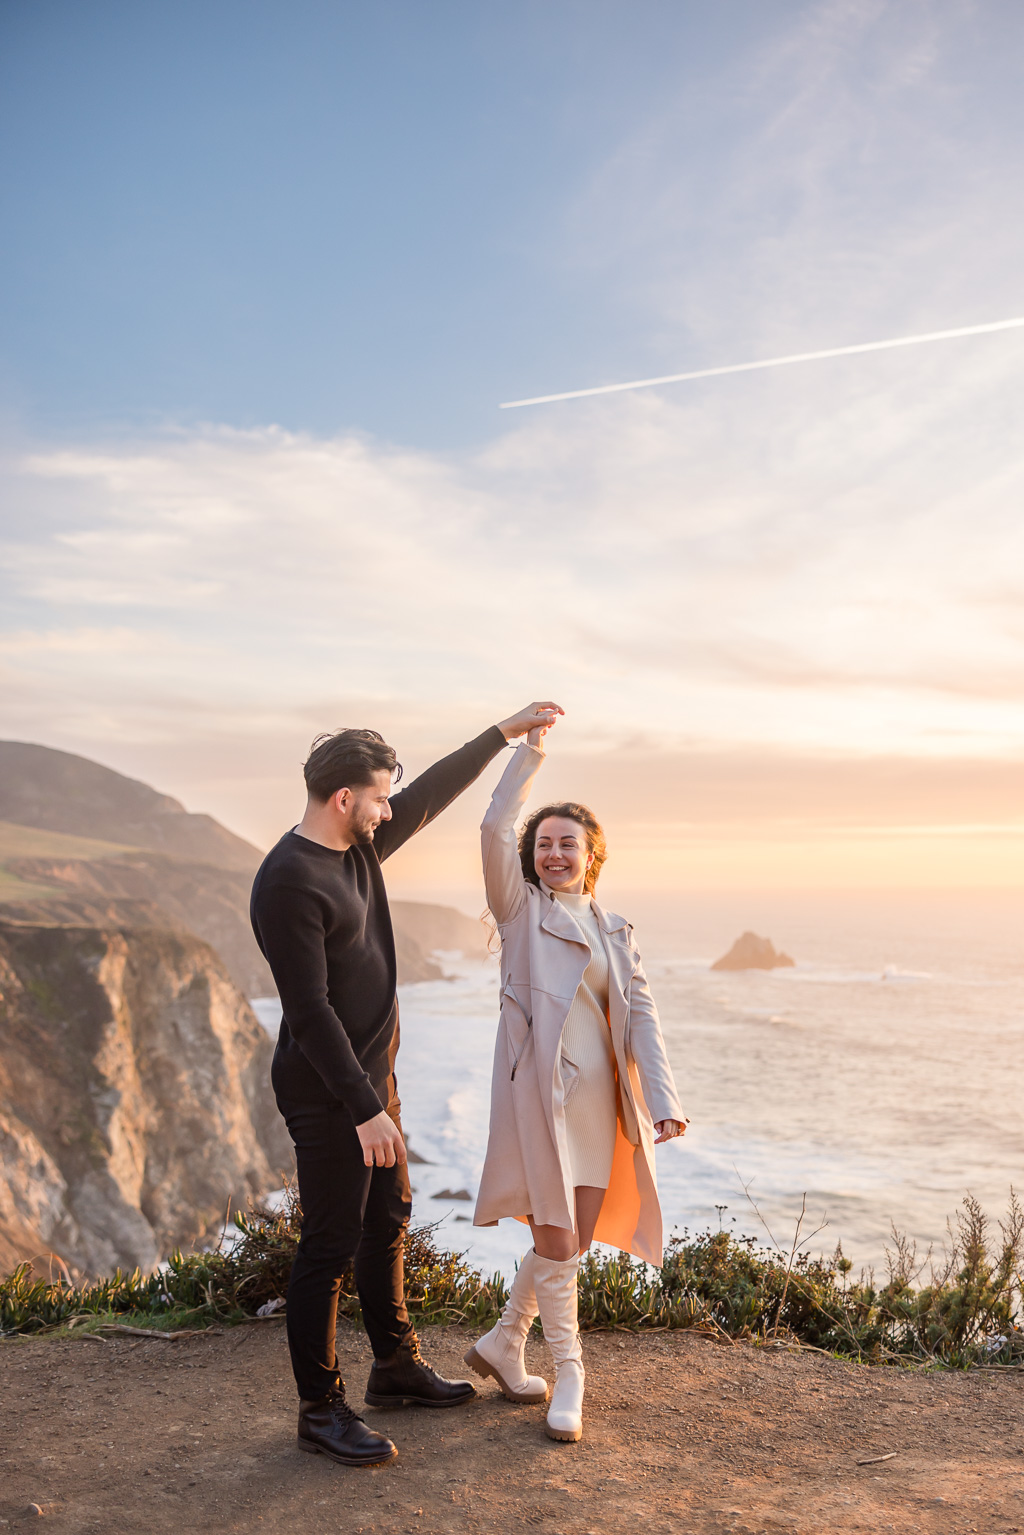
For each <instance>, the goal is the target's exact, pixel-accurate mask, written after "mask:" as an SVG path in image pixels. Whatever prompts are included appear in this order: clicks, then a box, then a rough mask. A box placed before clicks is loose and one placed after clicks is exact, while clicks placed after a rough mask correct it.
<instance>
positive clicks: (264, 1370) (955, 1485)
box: [0, 1323, 1024, 1535]
mask: <svg viewBox="0 0 1024 1535" xmlns="http://www.w3.org/2000/svg"><path fill="white" fill-rule="evenodd" d="M468 1341H469V1337H468V1335H464V1334H463V1333H462V1332H460V1330H459V1329H457V1328H447V1329H444V1328H441V1329H427V1330H426V1331H425V1332H424V1334H423V1347H424V1352H425V1354H426V1355H427V1357H428V1358H432V1359H433V1361H434V1362H435V1363H437V1364H438V1365H439V1366H440V1367H442V1368H444V1369H445V1370H447V1371H448V1373H457V1374H462V1373H464V1371H463V1369H462V1366H461V1356H462V1353H463V1351H464V1349H465V1348H466V1347H467V1346H468ZM584 1350H585V1358H586V1365H587V1371H588V1395H587V1418H586V1422H585V1430H584V1432H585V1437H584V1439H583V1442H582V1443H581V1444H579V1445H561V1444H554V1443H552V1442H551V1441H550V1440H548V1439H546V1438H545V1437H544V1434H543V1432H542V1429H541V1416H540V1410H539V1409H538V1408H532V1407H514V1406H512V1405H511V1404H510V1403H507V1402H505V1401H504V1400H503V1399H502V1398H501V1397H499V1396H498V1395H497V1394H496V1393H495V1392H493V1391H492V1389H491V1387H490V1385H489V1384H487V1385H482V1386H481V1394H480V1396H479V1398H478V1399H477V1400H476V1401H475V1402H473V1403H471V1404H470V1405H469V1406H468V1407H466V1408H463V1409H459V1410H455V1411H451V1412H428V1411H424V1410H422V1409H406V1410H405V1411H404V1412H384V1411H381V1412H374V1411H371V1410H369V1409H368V1410H367V1419H368V1421H369V1422H372V1423H373V1424H375V1425H380V1426H383V1427H384V1428H385V1429H386V1430H387V1432H388V1433H389V1434H391V1436H392V1437H393V1438H394V1439H395V1441H396V1443H397V1444H398V1446H399V1451H400V1454H399V1458H398V1460H397V1461H395V1462H393V1463H392V1464H391V1465H389V1466H385V1467H381V1468H379V1469H376V1470H372V1471H369V1470H367V1471H349V1470H346V1469H344V1468H342V1467H340V1466H336V1465H334V1464H332V1463H331V1462H329V1461H327V1460H325V1459H324V1458H323V1457H321V1456H316V1457H314V1456H308V1455H302V1454H300V1453H299V1452H298V1451H297V1450H296V1449H295V1447H294V1442H293V1435H294V1428H293V1423H294V1418H293V1411H294V1404H293V1398H292V1386H291V1378H290V1374H289V1370H288V1359H287V1350H286V1346H285V1339H284V1334H283V1328H282V1327H281V1326H280V1324H277V1323H274V1324H268V1325H267V1326H266V1327H240V1328H236V1329H233V1330H229V1331H227V1332H225V1333H223V1334H221V1335H220V1336H215V1337H205V1338H195V1339H190V1340H185V1341H182V1342H179V1343H150V1342H145V1341H144V1342H131V1341H129V1340H127V1339H118V1340H116V1341H114V1342H110V1343H100V1342H90V1341H88V1340H86V1339H74V1338H71V1339H66V1340H45V1339H36V1340H11V1341H7V1342H4V1343H0V1526H8V1527H12V1528H19V1529H20V1528H26V1527H28V1526H30V1525H32V1526H35V1527H39V1525H40V1517H39V1515H38V1514H37V1513H35V1512H32V1511H30V1509H29V1505H30V1504H37V1505H39V1506H40V1507H41V1508H42V1510H43V1518H44V1519H45V1520H46V1525H47V1527H48V1528H52V1530H53V1531H54V1535H57V1532H67V1535H77V1532H79V1531H100V1532H102V1535H122V1532H124V1535H127V1532H129V1531H131V1532H132V1535H138V1532H142V1535H151V1532H161V1531H172V1530H173V1531H175V1532H181V1531H183V1530H185V1531H196V1532H202V1535H207V1532H209V1535H220V1532H227V1531H247V1532H248V1531H251V1530H257V1529H260V1530H266V1531H267V1532H268V1535H269V1532H275V1535H277V1532H281V1535H286V1532H287V1535H291V1532H293V1531H294V1532H297V1535H307V1532H313V1535H317V1532H321V1531H322V1532H329V1531H330V1532H333V1531H344V1532H346V1535H360V1532H362V1535H371V1532H373V1535H383V1532H388V1535H392V1532H396V1535H397V1532H405V1531H429V1532H439V1535H440V1532H444V1535H447V1532H449V1531H452V1532H461V1531H477V1530H479V1531H492V1530H493V1531H502V1532H504V1531H510V1532H511V1531H515V1532H520V1531H522V1530H523V1528H524V1527H525V1528H526V1529H534V1528H535V1529H538V1530H541V1531H543V1530H548V1531H550V1532H551V1535H577V1532H580V1535H582V1532H587V1531H590V1532H594V1535H598V1532H600V1535H604V1532H608V1535H611V1532H615V1535H621V1532H630V1535H633V1532H636V1535H641V1532H642V1535H662V1532H665V1535H669V1532H671V1535H688V1532H693V1535H698V1532H699V1535H703V1532H705V1531H733V1532H737V1535H750V1532H756V1531H766V1532H772V1535H773V1532H775V1531H781V1530H787V1531H807V1532H815V1535H817V1532H819V1531H832V1530H836V1531H839V1530H842V1531H844V1532H845V1531H850V1530H865V1531H870V1532H872V1535H875V1532H880V1531H882V1532H884V1531H889V1530H893V1531H897V1532H899V1535H904V1532H908V1531H915V1530H921V1531H936V1532H942V1535H957V1532H961V1531H975V1530H976V1531H1016V1530H1020V1531H1024V1416H1022V1408H1024V1375H1004V1376H993V1375H983V1374H975V1375H970V1376H963V1375H953V1374H933V1375H923V1374H918V1373H910V1372H901V1371H896V1370H885V1371H883V1370H872V1369H868V1368H866V1367H863V1366H858V1365H850V1364H839V1363H836V1362H835V1361H833V1360H830V1359H825V1358H822V1357H820V1356H816V1355H812V1354H797V1355H793V1354H786V1355H780V1354H773V1353H766V1352H764V1351H760V1350H755V1349H752V1348H750V1347H747V1346H745V1345H737V1346H735V1347H730V1346H724V1345H716V1344H714V1343H711V1342H708V1341H705V1340H702V1339H700V1338H697V1337H695V1336H693V1335H688V1334H686V1333H672V1334H656V1335H650V1336H640V1337H637V1336H636V1335H633V1334H625V1335H624V1334H589V1335H588V1336H586V1337H585V1339H584ZM339 1351H340V1354H341V1358H342V1368H343V1369H344V1371H345V1374H346V1376H347V1378H348V1381H349V1385H350V1394H351V1395H352V1397H353V1398H354V1399H355V1398H356V1396H357V1389H358V1395H359V1396H360V1397H361V1388H362V1385H363V1383H364V1381H365V1375H366V1371H367V1368H368V1363H369V1355H368V1349H367V1345H366V1341H365V1338H364V1337H363V1335H362V1334H361V1333H359V1332H357V1331H355V1330H354V1329H352V1328H349V1327H345V1328H343V1330H342V1331H341V1333H340V1335H339ZM531 1352H532V1356H533V1359H534V1361H535V1366H534V1367H535V1368H541V1369H543V1368H544V1366H545V1363H546V1359H547V1352H546V1349H545V1348H544V1345H543V1344H542V1343H537V1344H532V1345H531ZM890 1451H896V1455H895V1457H894V1458H893V1459H891V1460H886V1461H881V1462H879V1463H877V1464H874V1465H866V1466H858V1464H857V1462H858V1460H866V1459H868V1458H869V1457H872V1456H881V1455H886V1454H888V1453H889V1452H890Z"/></svg>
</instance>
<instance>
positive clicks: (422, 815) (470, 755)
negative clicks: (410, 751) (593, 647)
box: [373, 703, 565, 862]
mask: <svg viewBox="0 0 1024 1535" xmlns="http://www.w3.org/2000/svg"><path fill="white" fill-rule="evenodd" d="M564 712H565V711H564V710H563V709H561V708H560V707H559V705H558V704H555V703H532V704H528V705H527V706H526V708H525V709H520V711H519V713H518V714H513V715H510V716H509V718H508V719H507V720H502V721H501V723H500V724H498V725H491V726H490V727H489V728H488V729H487V730H485V731H484V732H483V734H482V735H478V736H477V737H476V739H475V740H473V741H467V742H466V745H465V746H460V747H459V749H458V751H454V752H451V753H450V754H449V755H448V756H447V757H442V758H441V760H440V762H435V763H434V765H433V766H432V767H428V768H427V769H425V771H424V772H422V773H421V774H420V775H419V777H418V778H414V779H413V781H412V783H411V784H409V786H408V788H405V789H402V790H401V792H400V793H398V794H396V795H395V796H394V797H393V798H392V799H391V800H390V801H389V803H390V806H391V819H390V821H382V822H381V823H380V825H379V826H378V827H377V828H376V831H375V832H374V837H373V845H374V847H375V848H376V850H377V856H378V858H379V859H380V860H381V862H383V861H384V859H385V858H390V856H391V854H392V853H394V852H396V851H397V850H398V848H400V847H401V846H402V844H403V842H408V840H409V838H410V837H412V836H415V834H416V832H418V831H422V830H423V828H424V826H428V825H429V824H430V822H431V821H432V820H433V819H434V817H435V816H438V815H440V813H441V811H442V810H444V809H446V807H447V806H448V805H450V804H451V802H452V800H454V799H457V798H458V796H459V795H460V794H461V793H462V791H463V789H468V788H469V785H470V784H471V783H473V781H474V780H475V779H477V778H479V776H480V774H481V773H482V772H483V770H484V768H485V767H486V766H487V764H488V762H490V761H491V760H492V758H494V757H496V756H497V755H498V753H499V752H500V751H501V748H502V747H503V746H504V745H505V744H506V743H507V742H508V741H513V740H515V738H516V736H522V735H526V733H527V732H528V731H530V730H536V729H538V728H539V727H543V728H550V726H552V725H553V724H554V723H555V720H556V718H557V716H558V715H559V714H563V713H564Z"/></svg>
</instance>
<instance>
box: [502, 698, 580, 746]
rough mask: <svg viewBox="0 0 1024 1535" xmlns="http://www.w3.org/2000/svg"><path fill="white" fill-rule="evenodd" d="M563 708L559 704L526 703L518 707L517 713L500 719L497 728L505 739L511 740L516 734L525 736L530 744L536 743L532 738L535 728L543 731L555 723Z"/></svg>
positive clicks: (534, 744)
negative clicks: (520, 707)
mask: <svg viewBox="0 0 1024 1535" xmlns="http://www.w3.org/2000/svg"><path fill="white" fill-rule="evenodd" d="M564 713H565V710H564V709H563V708H562V706H561V704H554V703H533V704H527V706H526V708H525V709H520V711H519V713H518V714H513V715H510V716H509V718H508V719H507V720H501V721H500V722H499V724H498V729H499V730H500V731H501V733H502V735H503V736H504V737H505V740H506V741H512V740H514V739H515V737H516V736H527V738H528V739H529V742H530V745H531V746H536V745H538V742H536V741H534V740H533V733H534V731H535V730H540V731H542V732H543V731H545V730H547V729H548V728H549V727H550V726H551V725H553V724H554V723H555V720H556V719H557V718H558V716H559V715H560V714H564Z"/></svg>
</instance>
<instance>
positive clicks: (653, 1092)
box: [473, 744, 684, 1263]
mask: <svg viewBox="0 0 1024 1535" xmlns="http://www.w3.org/2000/svg"><path fill="white" fill-rule="evenodd" d="M543 761H544V753H543V752H542V751H540V750H538V749H537V748H536V747H533V746H527V745H525V744H524V745H522V746H519V747H517V748H516V751H515V754H514V755H513V757H512V759H511V761H510V762H509V764H508V767H507V768H506V769H505V772H504V773H503V774H502V777H501V781H500V783H499V784H498V787H497V788H496V789H495V791H494V796H493V798H492V800H491V803H490V806H489V808H488V811H487V814H486V815H485V817H484V821H483V826H482V828H481V830H482V837H483V862H484V884H485V887H486V890H487V903H488V905H489V906H490V909H491V911H492V912H493V914H494V917H495V920H496V921H497V924H498V931H499V933H500V934H501V1018H500V1021H499V1024H498V1038H497V1043H496V1045H495V1051H494V1075H493V1079H492V1084H491V1124H490V1134H489V1136H488V1141H487V1156H486V1159H485V1161H484V1169H483V1174H482V1176H481V1179H480V1192H479V1195H478V1196H477V1203H476V1212H475V1214H474V1217H473V1222H474V1225H477V1226H493V1225H496V1224H497V1222H498V1220H499V1219H501V1218H502V1217H503V1216H509V1215H512V1216H517V1217H518V1218H519V1219H520V1220H524V1219H525V1218H526V1216H527V1215H532V1216H533V1218H534V1220H536V1221H537V1222H538V1223H540V1224H542V1225H547V1226H562V1227H564V1228H565V1229H567V1230H569V1231H571V1230H572V1228H573V1225H574V1223H575V1222H574V1216H573V1211H574V1195H573V1189H572V1174H571V1168H570V1163H569V1154H568V1146H567V1143H566V1131H565V1113H564V1103H565V1099H566V1096H567V1094H568V1093H569V1092H571V1090H572V1087H573V1082H572V1080H570V1076H571V1074H566V1076H565V1077H563V1072H562V1055H561V1037H562V1026H563V1024H564V1023H565V1020H566V1017H567V1015H568V1012H569V1007H570V1005H571V1003H572V1000H573V997H574V996H575V995H576V989H577V987H578V986H579V984H580V981H581V980H582V979H583V972H584V970H585V969H586V967H587V964H588V963H589V960H590V950H589V948H588V947H587V944H586V942H585V941H584V939H583V935H582V933H581V932H580V929H579V928H578V927H577V925H576V922H575V921H574V920H573V918H572V916H571V915H570V914H569V912H568V911H567V910H566V908H565V907H564V906H563V905H562V904H561V902H559V901H556V900H555V899H554V897H553V896H552V894H551V892H550V891H549V890H548V889H547V887H546V886H544V887H542V888H541V889H538V888H537V886H536V885H533V884H531V883H530V882H529V881H528V880H526V879H524V878H523V871H522V865H521V864H520V861H519V850H518V847H517V844H516V834H515V824H516V821H517V820H518V819H519V816H520V812H521V811H522V809H523V806H524V805H525V803H526V799H527V796H528V794H529V792H530V786H531V784H532V783H533V780H534V777H535V776H536V774H537V770H538V769H539V767H540V765H541V763H542V762H543ZM593 905H594V911H595V913H596V915H597V918H598V921H599V922H600V924H601V927H602V930H603V932H604V936H605V943H606V946H607V949H608V967H609V975H608V983H609V984H608V993H609V1020H610V1023H611V1033H612V1043H613V1046H614V1049H615V1062H616V1067H617V1070H618V1079H619V1105H618V1126H617V1131H616V1143H615V1155H614V1159H613V1162H612V1175H611V1181H610V1183H609V1186H608V1192H607V1194H606V1195H605V1199H604V1204H603V1205H602V1207H601V1216H600V1219H599V1220H598V1223H597V1230H596V1232H595V1236H596V1238H597V1240H598V1241H599V1242H607V1243H609V1244H610V1245H611V1246H613V1247H617V1248H619V1249H620V1250H622V1251H626V1252H631V1253H635V1254H636V1256H637V1257H638V1258H646V1260H647V1261H648V1262H649V1263H660V1262H661V1259H662V1221H661V1207H660V1205H659V1203H658V1190H657V1184H656V1181H655V1171H654V1123H655V1121H657V1120H661V1119H677V1120H680V1121H681V1120H682V1119H683V1117H684V1116H683V1110H682V1108H681V1107H680V1103H679V1099H678V1097H677V1095H676V1089H675V1084H674V1082H673V1080H672V1070H671V1067H670V1066H669V1064H668V1058H667V1057H666V1055H665V1045H664V1041H663V1040H662V1036H661V1025H660V1023H659V1021H658V1013H657V1009H656V1008H655V1006H654V999H653V998H652V996H651V992H650V988H649V986H648V984H647V977H646V976H645V974H644V970H643V966H642V964H641V963H640V955H639V953H638V951H637V948H636V945H635V944H634V942H633V939H632V929H631V928H630V926H629V923H628V922H626V921H625V919H624V918H623V917H616V916H614V915H613V914H612V913H611V912H606V911H603V910H602V909H601V908H600V907H599V906H598V904H597V902H596V901H595V902H594V903H593Z"/></svg>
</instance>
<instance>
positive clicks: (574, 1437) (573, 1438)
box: [544, 1423, 583, 1444]
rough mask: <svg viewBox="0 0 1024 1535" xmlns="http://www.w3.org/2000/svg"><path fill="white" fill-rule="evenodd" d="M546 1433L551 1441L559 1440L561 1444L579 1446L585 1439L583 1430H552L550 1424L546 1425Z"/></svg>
mask: <svg viewBox="0 0 1024 1535" xmlns="http://www.w3.org/2000/svg"><path fill="white" fill-rule="evenodd" d="M544 1432H545V1434H547V1436H548V1438H549V1439H557V1440H558V1441H559V1442H560V1443H561V1444H577V1443H578V1442H579V1440H581V1439H582V1438H583V1430H582V1428H552V1427H551V1425H550V1423H545V1425H544Z"/></svg>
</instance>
